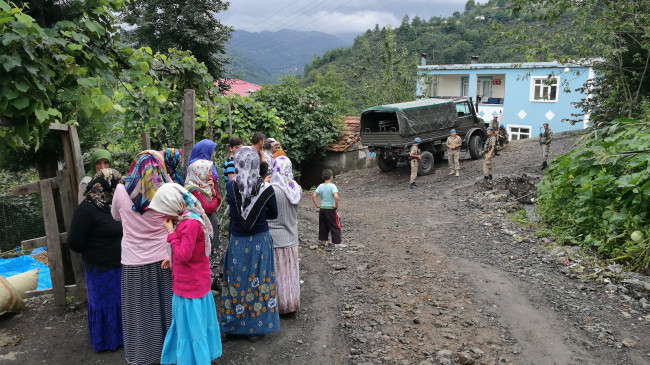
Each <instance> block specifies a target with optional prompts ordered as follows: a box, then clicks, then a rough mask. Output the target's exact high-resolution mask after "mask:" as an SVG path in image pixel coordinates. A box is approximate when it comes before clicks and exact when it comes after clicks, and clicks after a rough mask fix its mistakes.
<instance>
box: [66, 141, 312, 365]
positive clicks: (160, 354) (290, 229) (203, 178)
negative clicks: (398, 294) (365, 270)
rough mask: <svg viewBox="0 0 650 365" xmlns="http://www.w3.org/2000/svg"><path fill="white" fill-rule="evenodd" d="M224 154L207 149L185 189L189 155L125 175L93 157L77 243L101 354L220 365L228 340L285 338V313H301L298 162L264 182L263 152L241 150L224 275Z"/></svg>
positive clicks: (147, 154)
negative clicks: (217, 162) (279, 334)
mask: <svg viewBox="0 0 650 365" xmlns="http://www.w3.org/2000/svg"><path fill="white" fill-rule="evenodd" d="M233 143H234V144H235V145H233ZM237 143H239V144H237ZM216 147H217V145H216V144H215V143H214V142H212V141H210V140H202V141H200V142H199V143H197V144H196V145H195V146H194V148H193V149H192V151H191V153H190V158H189V161H188V164H187V167H186V173H185V177H184V178H183V175H182V174H181V173H180V172H179V171H178V164H179V163H180V160H181V151H180V150H174V149H167V150H165V151H163V152H158V151H153V150H147V151H143V152H141V153H139V154H138V155H137V156H136V157H135V159H134V161H133V163H132V164H131V166H130V168H129V171H128V173H127V174H126V175H124V176H122V175H120V173H119V172H118V171H116V170H114V169H111V168H110V164H111V162H112V161H111V156H110V153H108V151H105V150H98V151H95V152H94V153H93V154H92V155H91V171H90V172H89V174H88V175H87V176H88V178H85V179H84V181H82V184H81V185H80V189H84V190H83V194H80V198H83V200H82V201H81V202H80V204H79V206H78V207H77V209H76V210H75V213H74V216H73V219H72V223H71V226H70V229H69V232H68V239H67V241H68V245H69V247H70V248H71V249H72V250H74V251H77V252H81V253H82V257H83V261H84V264H85V275H86V285H87V290H88V307H87V310H88V313H87V315H88V331H89V335H90V342H91V344H92V348H93V350H94V351H104V350H116V349H118V348H119V347H121V346H123V347H124V353H125V357H126V360H127V362H128V363H130V364H152V363H161V364H209V363H210V361H211V360H213V359H216V358H217V357H219V356H221V351H222V349H221V340H222V339H223V338H224V337H226V336H233V337H236V336H245V337H246V338H248V339H249V340H250V341H257V340H258V339H259V338H260V337H261V336H263V335H265V334H268V333H271V332H275V331H277V330H279V328H280V321H279V315H280V314H290V313H295V312H296V311H298V310H299V308H300V280H299V267H298V249H297V248H298V247H297V246H298V229H297V214H298V204H299V203H300V199H301V196H302V190H301V188H300V186H299V185H298V184H297V183H296V182H295V180H294V179H293V172H292V166H291V161H290V160H289V159H288V158H287V157H285V156H280V157H278V158H276V159H275V160H274V162H273V164H272V166H271V170H272V176H271V180H270V182H265V181H264V179H263V176H261V175H260V167H261V163H260V155H259V152H258V151H257V150H256V149H254V148H252V147H248V146H246V147H241V140H239V139H236V138H233V140H231V143H230V146H229V149H230V151H231V153H232V154H231V158H232V160H231V161H230V162H231V163H230V167H232V165H234V173H233V171H232V169H229V170H228V171H224V173H225V174H227V175H226V176H227V177H228V181H227V183H226V184H225V191H226V194H225V195H226V201H227V203H228V206H229V212H230V238H229V241H228V245H227V249H226V252H225V256H224V261H223V265H220V264H219V261H218V260H217V259H216V257H217V253H218V251H219V249H220V247H219V246H220V243H219V242H220V241H219V236H220V234H219V219H218V216H217V210H218V207H219V205H220V203H221V196H220V195H219V193H218V191H217V190H218V189H217V188H216V187H217V186H218V185H217V184H218V179H219V175H218V173H217V170H216V168H215V166H214V164H213V162H212V159H213V157H214V151H215V149H216ZM91 176H92V177H91ZM220 276H222V277H221V278H220ZM215 281H220V284H221V300H220V306H219V307H220V309H219V313H220V321H218V320H217V310H216V307H215V302H214V298H213V295H212V292H211V290H210V289H211V288H213V287H215V285H214V284H215ZM217 286H218V285H217Z"/></svg>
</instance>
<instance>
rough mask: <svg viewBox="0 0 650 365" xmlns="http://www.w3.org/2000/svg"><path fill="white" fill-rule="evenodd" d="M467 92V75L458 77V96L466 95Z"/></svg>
mask: <svg viewBox="0 0 650 365" xmlns="http://www.w3.org/2000/svg"><path fill="white" fill-rule="evenodd" d="M468 94H469V77H467V76H463V77H461V79H460V96H467V95H468Z"/></svg>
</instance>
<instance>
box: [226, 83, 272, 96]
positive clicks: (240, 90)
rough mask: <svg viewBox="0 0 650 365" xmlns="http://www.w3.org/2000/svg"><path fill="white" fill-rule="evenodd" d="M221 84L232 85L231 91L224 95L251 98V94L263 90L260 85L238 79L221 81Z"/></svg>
mask: <svg viewBox="0 0 650 365" xmlns="http://www.w3.org/2000/svg"><path fill="white" fill-rule="evenodd" d="M219 82H221V83H224V82H225V83H226V84H228V85H230V90H228V91H226V92H225V93H224V95H230V94H238V95H241V96H249V95H250V94H252V93H254V92H256V91H257V90H259V89H261V88H262V87H261V86H260V85H256V84H253V83H250V82H246V81H244V80H238V79H227V80H219Z"/></svg>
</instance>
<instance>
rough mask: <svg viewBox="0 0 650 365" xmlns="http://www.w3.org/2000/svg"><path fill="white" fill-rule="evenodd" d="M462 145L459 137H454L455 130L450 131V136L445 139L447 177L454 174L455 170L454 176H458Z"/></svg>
mask: <svg viewBox="0 0 650 365" xmlns="http://www.w3.org/2000/svg"><path fill="white" fill-rule="evenodd" d="M462 144H463V141H462V140H461V139H460V137H459V136H457V135H456V130H455V129H452V130H451V136H449V137H447V161H448V162H449V170H450V171H449V175H453V174H454V170H456V171H455V172H456V176H460V162H459V159H460V151H459V149H460V146H461V145H462Z"/></svg>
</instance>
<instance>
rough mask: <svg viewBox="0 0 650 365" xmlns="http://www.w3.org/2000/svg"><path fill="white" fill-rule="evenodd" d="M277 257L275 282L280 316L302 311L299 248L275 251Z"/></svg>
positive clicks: (284, 248)
mask: <svg viewBox="0 0 650 365" xmlns="http://www.w3.org/2000/svg"><path fill="white" fill-rule="evenodd" d="M273 255H274V256H275V281H276V283H277V287H278V308H280V314H287V313H292V312H297V311H299V310H300V267H299V265H298V246H297V245H296V246H292V247H278V248H274V249H273Z"/></svg>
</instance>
